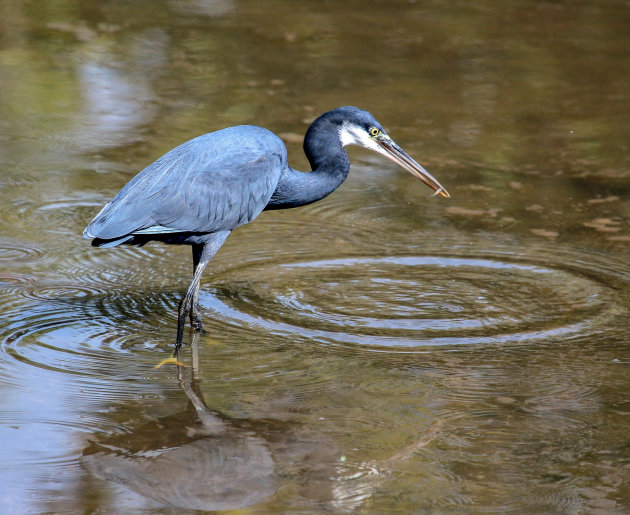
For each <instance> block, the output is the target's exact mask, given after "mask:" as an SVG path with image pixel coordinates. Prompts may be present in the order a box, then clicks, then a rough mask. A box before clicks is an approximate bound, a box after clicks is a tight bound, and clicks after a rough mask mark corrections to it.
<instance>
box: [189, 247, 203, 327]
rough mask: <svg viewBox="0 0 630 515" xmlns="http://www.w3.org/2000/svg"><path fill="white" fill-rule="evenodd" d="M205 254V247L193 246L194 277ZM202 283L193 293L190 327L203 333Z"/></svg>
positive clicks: (198, 284)
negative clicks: (200, 304)
mask: <svg viewBox="0 0 630 515" xmlns="http://www.w3.org/2000/svg"><path fill="white" fill-rule="evenodd" d="M202 252H203V245H198V244H194V245H193V246H192V255H193V277H194V273H195V272H196V271H197V266H198V265H199V260H200V259H201V253H202ZM200 285H201V283H200V282H199V283H197V287H196V288H195V290H194V291H193V296H192V306H191V307H190V325H191V326H192V327H193V329H194V330H195V331H201V328H202V327H203V324H202V322H201V309H200V307H199V287H200Z"/></svg>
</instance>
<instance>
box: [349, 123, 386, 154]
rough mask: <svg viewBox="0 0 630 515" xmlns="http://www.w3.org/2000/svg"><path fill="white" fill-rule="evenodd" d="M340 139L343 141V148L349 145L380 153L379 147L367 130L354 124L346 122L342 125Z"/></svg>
mask: <svg viewBox="0 0 630 515" xmlns="http://www.w3.org/2000/svg"><path fill="white" fill-rule="evenodd" d="M339 139H340V140H341V146H342V147H345V146H347V145H359V146H361V147H365V148H369V149H370V150H374V151H376V152H378V151H379V146H378V145H377V144H376V143H375V141H374V140H373V139H372V138H371V137H370V136H369V134H368V133H367V132H366V130H365V129H364V128H363V127H359V126H358V125H356V124H354V123H349V122H344V123H342V124H341V127H339Z"/></svg>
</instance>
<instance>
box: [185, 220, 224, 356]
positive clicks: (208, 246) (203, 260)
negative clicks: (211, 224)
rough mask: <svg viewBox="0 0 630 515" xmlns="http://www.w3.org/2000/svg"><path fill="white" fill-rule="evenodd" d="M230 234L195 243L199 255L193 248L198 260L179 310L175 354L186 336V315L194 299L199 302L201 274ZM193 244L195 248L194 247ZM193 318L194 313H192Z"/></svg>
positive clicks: (217, 235) (216, 234) (213, 235)
mask: <svg viewBox="0 0 630 515" xmlns="http://www.w3.org/2000/svg"><path fill="white" fill-rule="evenodd" d="M229 234H230V231H219V232H215V233H213V234H212V237H211V238H210V239H209V240H208V241H207V242H206V243H201V244H197V245H195V246H196V247H198V251H199V252H198V254H199V255H198V256H195V250H193V261H197V263H196V266H195V273H194V274H193V279H192V282H191V283H190V286H189V287H188V290H186V294H185V295H184V297H183V298H182V300H181V302H180V303H179V310H178V316H177V339H176V340H175V351H174V352H173V355H177V352H178V351H179V348H180V347H181V346H182V339H183V337H184V325H186V315H188V314H189V313H191V311H192V308H193V304H194V301H196V302H198V296H199V285H200V283H201V276H202V275H203V271H204V270H205V268H206V266H207V265H208V263H209V262H210V260H211V259H212V257H213V256H214V255H215V254H216V253H217V251H218V250H219V248H220V247H221V245H223V242H224V241H225V239H226V238H227V237H228V235H229ZM195 246H193V249H194V247H195ZM191 320H193V315H192V313H191Z"/></svg>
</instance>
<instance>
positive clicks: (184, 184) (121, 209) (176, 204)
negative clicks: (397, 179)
mask: <svg viewBox="0 0 630 515" xmlns="http://www.w3.org/2000/svg"><path fill="white" fill-rule="evenodd" d="M352 144H354V145H361V146H363V147H366V148H369V149H370V150H374V151H376V152H378V153H380V154H383V155H384V156H386V157H388V158H389V159H391V160H392V161H394V162H395V163H397V164H399V165H400V166H402V167H403V168H405V169H406V170H408V171H410V172H411V173H412V174H413V175H415V176H416V177H418V178H419V179H420V180H422V181H423V182H424V183H425V184H427V185H428V186H429V187H431V188H432V189H433V190H434V191H435V192H436V194H438V193H439V194H441V195H442V196H444V197H449V194H448V193H447V192H446V190H445V189H444V188H443V187H442V186H441V185H440V183H439V182H438V181H437V180H436V179H435V178H433V177H432V176H431V175H430V174H429V173H428V172H427V171H426V170H425V169H424V168H422V167H421V166H420V165H419V164H418V163H416V162H415V161H414V160H413V159H412V158H411V157H409V155H408V154H406V153H405V152H404V151H403V150H402V149H401V148H400V147H399V146H398V145H396V143H394V141H393V140H392V139H391V138H390V137H389V136H388V135H387V133H386V132H385V130H384V129H383V127H382V126H381V125H380V124H379V123H378V121H376V119H375V118H374V117H373V116H372V115H371V114H370V113H368V112H367V111H363V110H361V109H358V108H356V107H349V106H347V107H339V108H337V109H333V110H332V111H328V112H327V113H324V114H323V115H321V116H320V117H319V118H317V119H316V120H315V121H314V122H313V123H312V124H311V126H310V127H309V129H308V131H307V133H306V136H305V138H304V152H305V154H306V157H307V158H308V160H309V163H310V164H311V168H312V171H311V172H310V173H305V172H299V171H297V170H294V169H293V168H291V167H290V166H289V164H288V161H287V150H286V147H285V145H284V143H283V142H282V140H281V139H280V138H278V137H277V136H276V135H275V134H273V133H272V132H270V131H268V130H267V129H264V128H262V127H255V126H251V125H241V126H237V127H229V128H227V129H223V130H219V131H216V132H211V133H209V134H205V135H203V136H199V137H198V138H194V139H192V140H190V141H187V142H186V143H184V144H182V145H180V146H178V147H176V148H174V149H173V150H171V151H170V152H168V153H166V154H164V155H163V156H162V157H160V158H159V159H158V160H157V161H155V162H154V163H153V164H151V165H149V166H147V167H146V168H145V169H144V170H142V171H141V172H140V173H139V174H138V175H136V176H135V177H134V178H133V179H132V180H131V181H129V183H127V185H126V186H125V187H124V188H123V189H122V190H120V192H119V193H118V194H117V195H116V196H115V197H114V199H113V200H112V201H111V202H109V203H107V204H106V205H105V207H103V209H102V210H101V212H100V213H99V214H98V215H96V217H95V218H94V220H92V221H91V222H90V224H89V225H88V226H87V227H86V229H85V231H84V232H83V237H84V238H89V239H92V240H93V241H92V245H94V246H96V247H111V246H115V245H119V244H121V243H124V244H128V245H143V244H145V243H146V242H148V241H151V240H157V241H162V242H165V243H174V244H188V245H191V246H192V250H193V265H194V274H193V281H192V283H191V285H190V287H189V288H188V291H187V292H186V294H185V295H184V297H183V299H182V301H181V303H180V306H179V317H178V326H177V339H176V345H175V352H177V351H178V350H179V347H180V346H181V343H182V336H183V330H184V325H185V322H186V315H187V314H190V320H191V324H192V325H193V327H194V328H195V329H197V330H199V329H201V316H200V310H199V301H198V296H199V285H200V281H201V275H202V273H203V270H204V269H205V267H206V265H207V264H208V262H209V261H210V259H212V257H213V256H214V254H215V253H216V252H217V251H218V250H219V247H220V246H221V245H222V244H223V242H224V241H225V239H226V238H227V236H228V235H229V234H230V231H232V230H233V229H236V228H237V227H239V226H241V225H243V224H246V223H249V222H251V221H252V220H253V219H254V218H256V217H257V216H258V215H259V214H260V213H261V212H262V211H263V210H265V209H286V208H290V207H297V206H303V205H306V204H310V203H312V202H315V201H317V200H320V199H322V198H324V197H326V196H327V195H329V194H330V193H332V192H333V191H334V190H336V189H337V188H338V187H339V186H340V185H341V183H342V182H343V181H344V180H345V179H346V177H347V176H348V173H349V171H350V161H349V159H348V154H347V153H346V151H345V150H344V147H345V146H346V145H352Z"/></svg>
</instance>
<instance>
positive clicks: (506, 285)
mask: <svg viewBox="0 0 630 515" xmlns="http://www.w3.org/2000/svg"><path fill="white" fill-rule="evenodd" d="M591 266H592V265H591ZM221 279H222V280H221V283H223V284H224V285H225V284H227V285H229V286H228V288H226V289H224V290H223V292H224V294H220V295H217V296H207V295H206V296H205V297H204V304H205V305H206V306H208V307H210V308H211V309H212V310H213V311H215V312H217V313H218V314H219V315H220V316H219V318H221V319H222V320H223V321H227V322H228V323H229V324H230V325H232V326H234V327H240V328H243V329H254V330H255V329H260V328H263V329H265V330H267V331H271V332H273V333H276V334H278V333H284V334H289V335H292V336H297V337H305V338H308V339H315V340H318V341H321V342H325V343H335V344H359V345H367V346H376V347H405V348H411V347H419V346H427V345H469V344H476V343H507V342H514V341H538V340H542V339H549V338H558V337H561V338H567V337H571V336H572V335H577V334H579V335H581V336H584V335H585V334H588V333H597V332H599V331H601V330H605V328H606V327H607V323H608V322H609V320H610V319H611V318H612V317H615V316H617V315H618V313H619V312H620V311H621V309H620V308H621V306H622V305H623V304H624V303H625V302H626V300H625V297H624V295H623V294H622V293H620V290H619V287H618V283H619V281H625V280H626V278H623V279H622V278H620V277H619V274H618V270H609V271H608V272H607V271H606V269H605V268H603V267H596V266H592V268H589V266H588V265H586V264H584V263H579V262H574V263H572V264H571V265H567V264H566V263H564V264H549V263H546V264H536V263H532V262H522V261H520V260H518V259H516V258H514V257H512V259H510V260H508V259H506V258H505V257H502V256H491V257H483V258H478V257H449V256H418V255H416V256H396V257H349V258H337V259H327V260H317V261H308V262H298V263H281V264H278V263H273V264H266V265H265V264H264V263H257V264H256V265H253V266H250V267H241V268H238V269H232V270H230V271H227V272H225V275H224V276H223V277H222V278H221Z"/></svg>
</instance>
